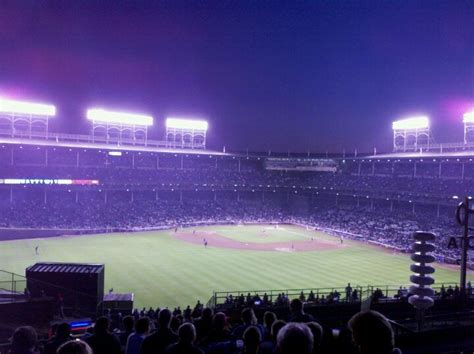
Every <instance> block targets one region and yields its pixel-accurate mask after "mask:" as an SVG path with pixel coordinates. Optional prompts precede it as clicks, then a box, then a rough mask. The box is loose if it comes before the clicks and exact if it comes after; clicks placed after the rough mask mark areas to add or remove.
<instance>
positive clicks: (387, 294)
mask: <svg viewBox="0 0 474 354" xmlns="http://www.w3.org/2000/svg"><path fill="white" fill-rule="evenodd" d="M456 285H457V284H456V283H444V284H439V285H436V286H433V287H432V288H433V290H435V291H437V292H438V293H439V292H440V290H441V286H444V287H445V288H448V287H449V286H451V287H453V288H454V287H455V286H456ZM409 287H410V285H409V284H408V285H407V284H405V285H365V286H360V285H356V286H352V289H351V290H352V291H354V290H357V298H356V299H355V298H353V297H352V296H350V297H347V296H346V288H345V287H332V288H302V289H258V290H229V291H215V292H213V294H212V296H211V298H210V299H209V301H208V302H207V306H208V307H211V308H215V307H216V306H220V305H224V304H226V300H227V301H228V300H229V299H233V302H232V304H233V305H238V303H239V301H238V300H239V298H241V297H242V295H243V296H244V299H245V302H247V297H248V295H249V294H250V297H251V298H253V297H254V296H256V295H258V296H259V298H260V299H263V297H264V295H265V294H266V295H267V297H268V301H269V303H270V304H275V300H277V299H278V296H279V295H281V294H284V295H285V297H286V298H287V299H288V300H292V299H295V298H299V297H300V296H301V294H303V295H304V297H305V302H311V301H308V296H309V294H310V293H311V292H313V294H314V297H315V299H316V301H313V303H321V304H324V303H327V302H328V299H330V298H331V297H330V295H331V293H332V294H334V292H338V293H339V294H340V295H339V297H338V298H337V299H335V298H332V299H331V301H329V302H337V303H344V302H363V301H366V300H368V299H370V298H371V297H372V296H373V295H374V292H375V291H376V290H379V291H380V292H381V294H382V297H380V298H379V299H378V301H379V302H390V301H398V300H399V299H398V296H399V292H400V290H401V291H402V294H403V295H402V297H405V296H406V295H408V288H409Z"/></svg>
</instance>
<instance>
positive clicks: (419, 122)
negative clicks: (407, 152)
mask: <svg viewBox="0 0 474 354" xmlns="http://www.w3.org/2000/svg"><path fill="white" fill-rule="evenodd" d="M429 126H430V121H429V119H428V117H425V116H421V117H411V118H407V119H402V120H397V121H395V122H393V123H392V129H393V130H407V129H426V128H428V127H429Z"/></svg>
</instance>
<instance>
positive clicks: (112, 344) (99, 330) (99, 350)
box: [86, 317, 122, 354]
mask: <svg viewBox="0 0 474 354" xmlns="http://www.w3.org/2000/svg"><path fill="white" fill-rule="evenodd" d="M109 326H110V321H109V319H108V318H107V317H99V318H98V319H97V321H96V322H95V325H94V334H93V335H92V336H90V337H89V338H87V339H86V342H87V344H89V345H90V347H91V348H92V350H93V351H94V354H121V353H122V348H121V347H120V341H119V340H118V338H117V337H116V336H115V335H114V334H112V333H110V332H109Z"/></svg>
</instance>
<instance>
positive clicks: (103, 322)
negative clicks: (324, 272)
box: [10, 299, 400, 354]
mask: <svg viewBox="0 0 474 354" xmlns="http://www.w3.org/2000/svg"><path fill="white" fill-rule="evenodd" d="M289 308H290V314H289V316H288V317H287V318H280V319H278V318H277V316H276V314H275V313H274V312H271V311H267V312H265V314H264V316H263V318H261V319H260V321H259V320H257V317H256V316H255V313H254V311H253V310H252V308H244V309H243V310H242V312H241V321H240V322H239V321H237V322H232V321H231V320H230V318H229V317H228V316H227V315H226V314H225V313H224V312H217V313H213V311H212V310H211V309H209V308H204V309H200V310H199V311H198V312H195V311H193V312H194V313H193V315H192V316H186V315H184V316H183V315H182V314H178V315H174V314H173V313H172V312H171V311H170V310H168V309H162V310H160V311H157V312H156V314H153V316H149V315H148V314H143V315H139V316H135V317H134V316H127V317H124V318H123V320H122V321H121V323H118V324H114V323H112V322H111V321H110V319H109V318H108V317H106V316H104V317H100V318H98V319H97V320H96V322H95V325H94V326H93V327H91V328H89V329H88V330H87V332H86V333H84V334H77V335H75V336H72V335H71V328H70V326H69V325H68V324H67V323H62V324H60V325H58V326H57V327H56V332H55V334H54V335H53V336H52V337H50V338H47V339H45V340H38V335H37V334H36V331H35V330H34V329H33V328H32V327H19V328H17V329H16V330H15V332H14V333H13V336H12V339H11V350H10V353H11V354H26V353H28V354H33V353H35V354H47V353H58V354H185V353H186V354H204V353H206V354H208V353H209V354H273V353H279V354H295V353H298V354H317V353H340V354H346V353H347V354H355V353H361V354H365V353H368V354H393V353H400V350H399V349H396V348H395V347H394V332H393V330H392V327H391V325H390V323H389V321H388V320H387V319H386V318H385V317H384V316H383V315H382V314H380V313H378V312H376V311H366V312H361V313H358V314H356V315H354V316H353V317H352V318H351V319H350V321H349V322H348V324H347V325H346V326H343V327H342V328H337V329H334V328H330V327H327V326H326V325H324V324H323V323H320V322H319V321H318V320H317V319H315V318H314V317H313V316H312V315H309V314H307V313H305V311H304V308H303V303H302V302H301V301H300V300H299V299H293V300H292V301H291V303H290V307H289Z"/></svg>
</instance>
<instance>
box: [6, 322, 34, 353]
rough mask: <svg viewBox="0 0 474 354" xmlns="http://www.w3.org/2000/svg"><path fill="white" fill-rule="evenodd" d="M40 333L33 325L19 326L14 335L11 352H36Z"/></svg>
mask: <svg viewBox="0 0 474 354" xmlns="http://www.w3.org/2000/svg"><path fill="white" fill-rule="evenodd" d="M37 342H38V335H37V334H36V331H35V329H34V328H33V327H30V326H24V327H18V328H17V329H16V330H15V332H14V333H13V336H12V344H11V349H10V354H35V353H36V345H37Z"/></svg>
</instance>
